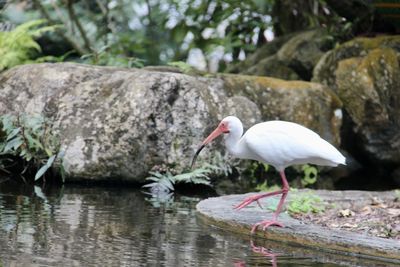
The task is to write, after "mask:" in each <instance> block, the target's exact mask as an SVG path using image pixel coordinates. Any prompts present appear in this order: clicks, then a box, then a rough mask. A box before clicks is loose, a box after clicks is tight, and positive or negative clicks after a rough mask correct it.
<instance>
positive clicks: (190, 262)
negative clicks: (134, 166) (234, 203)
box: [0, 183, 376, 267]
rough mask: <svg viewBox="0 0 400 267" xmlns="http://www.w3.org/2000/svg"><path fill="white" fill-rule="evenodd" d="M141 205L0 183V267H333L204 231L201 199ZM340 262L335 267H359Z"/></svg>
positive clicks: (111, 195) (121, 194) (307, 255)
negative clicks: (197, 207) (198, 208)
mask: <svg viewBox="0 0 400 267" xmlns="http://www.w3.org/2000/svg"><path fill="white" fill-rule="evenodd" d="M146 198H148V196H147V195H144V194H143V193H142V192H140V191H139V190H137V189H134V188H129V187H118V188H106V187H99V188H93V187H82V186H66V187H65V188H54V187H52V188H46V189H41V188H40V187H28V186H22V185H20V184H13V183H11V184H4V183H2V184H0V244H1V245H0V261H2V263H3V266H4V267H5V266H277V265H279V266H280V267H282V266H283V267H284V266H299V265H302V266H321V263H322V264H324V263H327V262H328V263H330V265H329V266H339V265H336V264H335V262H337V261H338V259H337V257H335V256H333V255H330V254H323V253H320V254H318V253H316V252H315V251H310V250H304V249H303V248H296V247H292V246H288V245H285V244H279V243H274V242H269V241H267V240H254V241H250V240H249V236H248V235H245V236H242V235H237V234H234V233H231V232H226V231H224V230H222V229H218V228H215V227H212V226H210V225H207V224H205V223H203V222H202V220H200V219H199V218H198V217H197V216H196V210H195V205H196V203H197V202H198V201H199V200H200V198H193V197H184V196H175V197H174V199H172V200H171V201H167V202H165V203H160V202H157V201H155V200H154V199H148V201H146ZM339 260H340V261H341V263H340V266H343V265H347V266H359V265H357V264H359V262H356V263H357V264H353V263H354V262H352V261H351V260H348V259H347V258H346V259H345V260H343V259H339ZM343 262H345V264H343ZM363 263H365V262H363ZM237 264H244V265H237ZM363 266H376V265H368V264H366V265H365V264H364V265H363Z"/></svg>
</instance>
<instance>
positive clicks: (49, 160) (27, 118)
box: [0, 114, 62, 181]
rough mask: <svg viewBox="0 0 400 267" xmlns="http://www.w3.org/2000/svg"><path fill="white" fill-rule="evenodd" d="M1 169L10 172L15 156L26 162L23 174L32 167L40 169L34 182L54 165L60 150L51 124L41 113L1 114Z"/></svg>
mask: <svg viewBox="0 0 400 267" xmlns="http://www.w3.org/2000/svg"><path fill="white" fill-rule="evenodd" d="M0 124H1V126H2V127H1V128H0V169H2V170H3V171H6V172H8V169H10V168H11V167H12V165H11V164H10V165H8V164H7V163H8V162H12V160H10V159H11V158H13V157H20V158H22V159H23V160H24V162H25V168H24V170H23V171H22V173H21V174H24V173H25V172H26V171H27V170H29V169H31V168H32V169H39V170H38V171H37V172H36V175H35V181H36V180H38V179H39V178H41V177H42V176H43V175H44V173H45V172H46V171H47V170H48V169H49V168H50V167H51V166H52V165H53V163H54V161H55V159H56V158H57V157H60V156H62V154H61V153H59V148H60V145H59V143H58V139H57V138H56V136H55V135H54V134H53V133H52V131H51V130H50V125H49V123H48V122H47V121H46V120H45V119H44V118H43V117H42V116H40V115H26V114H24V115H17V116H14V115H9V114H7V115H1V116H0Z"/></svg>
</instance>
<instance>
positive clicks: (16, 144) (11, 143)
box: [3, 136, 24, 152]
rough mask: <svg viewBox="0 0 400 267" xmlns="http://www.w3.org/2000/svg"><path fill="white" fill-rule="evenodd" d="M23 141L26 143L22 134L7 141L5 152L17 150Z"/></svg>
mask: <svg viewBox="0 0 400 267" xmlns="http://www.w3.org/2000/svg"><path fill="white" fill-rule="evenodd" d="M23 143H24V141H23V140H22V138H21V137H20V136H17V137H15V138H14V139H12V140H10V141H9V142H7V144H6V146H5V147H4V150H3V152H8V151H10V150H11V149H13V150H17V149H18V148H19V147H20V146H21V145H22V144H23Z"/></svg>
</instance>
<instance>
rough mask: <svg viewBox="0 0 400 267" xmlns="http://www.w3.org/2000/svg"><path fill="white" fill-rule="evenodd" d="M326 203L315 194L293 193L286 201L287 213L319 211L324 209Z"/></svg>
mask: <svg viewBox="0 0 400 267" xmlns="http://www.w3.org/2000/svg"><path fill="white" fill-rule="evenodd" d="M325 207H326V204H325V203H324V201H323V200H322V199H321V198H320V197H319V196H317V195H315V194H313V193H310V192H307V193H301V194H298V195H295V196H294V197H293V198H292V199H291V200H290V201H289V203H288V206H287V210H288V212H289V213H292V214H295V213H309V212H312V213H320V212H323V211H325Z"/></svg>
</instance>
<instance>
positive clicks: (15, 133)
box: [6, 127, 21, 141]
mask: <svg viewBox="0 0 400 267" xmlns="http://www.w3.org/2000/svg"><path fill="white" fill-rule="evenodd" d="M20 130H21V127H18V128H15V129H14V130H12V131H11V133H9V134H8V135H7V139H6V141H9V140H11V139H12V138H14V137H15V136H16V135H17V134H18V133H19V132H20Z"/></svg>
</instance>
